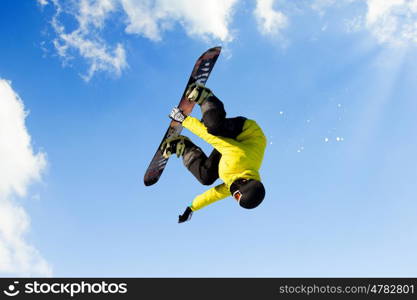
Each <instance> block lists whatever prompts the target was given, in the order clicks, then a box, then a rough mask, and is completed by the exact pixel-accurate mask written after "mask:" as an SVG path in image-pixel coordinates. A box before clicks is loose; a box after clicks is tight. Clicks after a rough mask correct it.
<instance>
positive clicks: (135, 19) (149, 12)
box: [121, 0, 237, 42]
mask: <svg viewBox="0 0 417 300" xmlns="http://www.w3.org/2000/svg"><path fill="white" fill-rule="evenodd" d="M121 3H122V7H123V10H124V12H125V13H126V15H127V24H128V25H127V27H126V32H127V33H134V34H140V35H143V36H145V37H147V38H149V39H152V40H160V39H161V34H162V32H163V31H165V30H168V29H170V28H171V27H172V24H173V23H175V22H178V23H179V24H181V25H182V26H183V28H184V30H185V31H186V33H187V34H188V35H189V36H192V37H200V38H204V39H217V40H220V41H222V42H228V41H231V40H232V39H233V36H232V34H231V33H230V30H229V24H230V22H231V18H232V15H233V7H234V5H235V4H236V3H237V0H210V1H195V0H156V1H143V0H121Z"/></svg>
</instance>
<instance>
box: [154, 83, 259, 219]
mask: <svg viewBox="0 0 417 300" xmlns="http://www.w3.org/2000/svg"><path fill="white" fill-rule="evenodd" d="M186 95H187V98H188V100H189V101H195V102H196V103H197V104H199V106H200V107H201V112H202V122H200V121H199V120H198V119H196V118H194V117H191V116H186V115H184V114H183V113H182V111H181V110H180V109H179V108H178V107H175V108H174V109H173V110H172V111H171V113H170V114H169V117H170V118H171V119H173V120H175V121H177V122H180V123H182V126H183V127H185V128H187V129H188V130H190V131H191V132H192V133H194V134H195V135H197V136H198V137H200V138H202V139H203V140H204V141H206V142H207V143H209V144H211V145H212V146H213V148H214V149H213V151H212V152H211V154H210V156H208V157H207V156H206V155H205V154H204V152H203V151H202V150H201V148H199V147H198V146H196V145H195V144H194V143H193V142H191V140H190V139H189V138H188V137H185V136H183V135H179V136H174V137H171V138H169V139H167V140H166V141H164V142H163V144H162V148H161V149H162V151H163V155H164V156H166V157H169V156H170V155H172V154H174V153H176V154H177V156H178V157H180V156H182V158H183V162H184V165H185V166H186V167H187V169H188V170H189V171H190V172H191V173H192V174H193V175H194V176H195V177H196V178H197V180H198V181H200V183H202V184H203V185H211V184H213V183H214V182H215V181H216V180H217V179H218V178H220V179H221V180H223V182H224V183H222V184H219V185H217V186H215V187H213V188H211V189H209V190H207V191H206V192H204V193H203V194H201V195H199V196H197V197H195V198H194V200H193V201H192V203H191V205H190V206H187V208H186V210H185V211H184V213H183V214H182V215H180V216H179V219H178V222H179V223H182V222H185V221H188V220H190V219H191V216H192V213H193V212H194V211H196V210H198V209H200V208H203V207H205V206H207V205H209V204H212V203H213V202H216V201H218V200H221V199H224V198H226V197H227V196H230V195H232V196H233V198H234V199H236V201H237V202H238V203H239V205H240V206H242V207H244V208H247V209H252V208H255V207H257V206H258V205H259V204H260V203H261V202H262V200H263V199H264V197H265V189H264V186H263V184H262V182H261V181H260V180H261V179H260V175H259V172H258V171H259V169H260V167H261V163H262V159H263V156H264V152H265V148H266V137H265V135H264V133H263V132H262V129H261V128H260V127H259V126H258V124H257V123H256V122H255V121H253V120H249V119H246V118H244V117H235V118H226V112H225V109H224V105H223V103H222V102H221V101H220V100H219V99H218V98H217V97H216V96H215V95H214V94H213V93H212V92H211V90H210V89H208V88H206V87H205V86H204V85H201V84H198V83H195V84H193V85H192V86H191V87H190V88H189V89H188V91H187V94H186Z"/></svg>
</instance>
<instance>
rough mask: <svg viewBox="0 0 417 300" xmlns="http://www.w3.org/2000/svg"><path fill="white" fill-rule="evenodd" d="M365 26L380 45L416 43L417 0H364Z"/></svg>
mask: <svg viewBox="0 0 417 300" xmlns="http://www.w3.org/2000/svg"><path fill="white" fill-rule="evenodd" d="M366 3H367V7H368V11H367V14H366V26H367V28H368V29H369V30H370V31H371V32H372V34H373V35H374V36H375V37H376V39H377V40H378V41H379V42H380V43H389V44H393V45H405V44H408V43H416V42H417V0H390V1H380V0H366Z"/></svg>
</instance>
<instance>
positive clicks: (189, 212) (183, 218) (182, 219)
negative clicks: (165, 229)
mask: <svg viewBox="0 0 417 300" xmlns="http://www.w3.org/2000/svg"><path fill="white" fill-rule="evenodd" d="M192 215H193V211H192V210H191V208H190V207H189V206H187V208H186V209H185V211H184V213H183V214H182V215H181V216H178V223H184V222H186V221H188V220H191V216H192Z"/></svg>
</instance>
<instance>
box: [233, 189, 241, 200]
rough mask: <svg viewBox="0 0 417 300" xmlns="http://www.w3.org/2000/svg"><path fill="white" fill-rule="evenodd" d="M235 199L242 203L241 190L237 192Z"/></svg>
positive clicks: (234, 195)
mask: <svg viewBox="0 0 417 300" xmlns="http://www.w3.org/2000/svg"><path fill="white" fill-rule="evenodd" d="M233 198H235V199H236V201H237V202H239V201H240V198H242V193H241V192H240V191H239V190H237V191H235V192H234V193H233Z"/></svg>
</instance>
